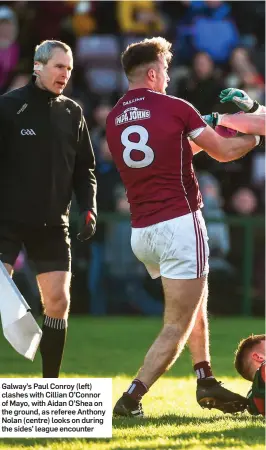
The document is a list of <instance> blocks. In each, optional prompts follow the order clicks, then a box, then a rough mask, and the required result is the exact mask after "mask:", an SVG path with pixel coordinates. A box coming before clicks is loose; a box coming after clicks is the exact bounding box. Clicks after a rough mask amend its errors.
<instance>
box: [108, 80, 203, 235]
mask: <svg viewBox="0 0 266 450" xmlns="http://www.w3.org/2000/svg"><path fill="white" fill-rule="evenodd" d="M205 126H206V123H205V122H204V120H203V119H202V118H201V116H200V114H199V113H198V112H197V110H196V109H195V108H194V107H193V106H192V105H191V104H190V103H188V102H186V101H185V100H182V99H180V98H176V97H171V96H169V95H164V94H159V93H157V92H155V91H152V90H149V89H146V88H141V89H133V90H130V91H128V92H127V93H126V94H125V95H124V96H123V97H122V98H121V99H120V100H119V101H118V103H117V104H116V105H115V106H114V108H113V109H112V111H111V112H110V114H109V115H108V118H107V123H106V136H107V142H108V145H109V149H110V152H111V154H112V157H113V160H114V162H115V164H116V166H117V169H118V171H119V172H120V175H121V178H122V181H123V183H124V186H125V188H126V192H127V197H128V201H129V204H130V212H131V222H132V227H134V228H142V227H146V226H149V225H153V224H155V223H158V222H163V221H165V220H170V219H173V218H175V217H179V216H183V215H185V214H188V213H190V212H194V211H196V210H197V209H199V208H201V207H202V206H203V204H202V197H201V194H200V192H199V187H198V182H197V179H196V177H195V173H194V169H193V165H192V157H193V153H192V150H191V147H190V144H189V141H188V136H189V134H190V133H191V132H192V131H194V130H196V129H198V128H202V127H205Z"/></svg>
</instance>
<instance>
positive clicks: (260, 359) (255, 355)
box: [251, 352, 265, 363]
mask: <svg viewBox="0 0 266 450" xmlns="http://www.w3.org/2000/svg"><path fill="white" fill-rule="evenodd" d="M251 358H252V359H253V360H254V361H256V362H258V363H262V362H263V361H264V360H265V356H264V355H263V354H262V353H257V352H252V353H251Z"/></svg>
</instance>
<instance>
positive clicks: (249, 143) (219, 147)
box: [193, 125, 258, 162]
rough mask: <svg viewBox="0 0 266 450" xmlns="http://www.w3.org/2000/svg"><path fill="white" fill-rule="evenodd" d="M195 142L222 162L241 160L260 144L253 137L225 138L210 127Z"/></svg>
mask: <svg viewBox="0 0 266 450" xmlns="http://www.w3.org/2000/svg"><path fill="white" fill-rule="evenodd" d="M193 141H194V142H195V144H196V145H197V146H198V147H200V148H202V149H203V150H204V151H205V152H206V153H208V155H210V156H211V157H212V158H214V159H216V160H217V161H220V162H229V161H234V160H236V159H239V158H241V157H242V156H245V155H246V154H247V153H248V152H250V151H251V150H252V149H253V148H254V147H255V146H256V145H257V144H258V142H257V138H256V137H255V136H251V135H245V136H237V137H232V138H224V137H222V136H219V135H218V134H217V133H216V132H215V131H214V130H213V129H212V128H211V127H209V126H208V125H207V127H206V128H205V129H204V130H203V131H202V133H201V134H200V135H199V136H198V137H196V138H195V139H193Z"/></svg>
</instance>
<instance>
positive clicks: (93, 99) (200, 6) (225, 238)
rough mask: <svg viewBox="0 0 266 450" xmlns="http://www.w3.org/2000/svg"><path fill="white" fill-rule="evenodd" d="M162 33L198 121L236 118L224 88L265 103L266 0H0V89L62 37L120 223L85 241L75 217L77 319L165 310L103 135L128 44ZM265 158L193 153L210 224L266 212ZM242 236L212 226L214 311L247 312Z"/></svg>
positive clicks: (100, 173)
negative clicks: (135, 249) (220, 158)
mask: <svg viewBox="0 0 266 450" xmlns="http://www.w3.org/2000/svg"><path fill="white" fill-rule="evenodd" d="M156 35H162V36H164V37H166V38H167V39H168V40H170V41H171V42H172V44H173V51H174V58H173V62H172V65H171V68H170V72H169V75H170V78H171V81H170V85H169V89H168V93H169V94H171V95H176V96H178V97H182V98H184V99H186V100H188V101H189V102H191V103H192V104H193V105H194V106H195V107H196V108H197V109H198V110H199V111H200V113H201V114H208V113H210V112H212V111H218V112H221V113H223V112H232V113H233V112H236V111H237V110H236V107H235V106H234V105H229V104H226V105H221V104H220V103H219V100H218V94H219V93H220V91H221V90H222V89H224V88H226V87H237V88H240V89H244V90H245V91H246V92H247V93H248V94H249V95H250V97H252V98H253V99H254V100H257V101H258V102H260V103H262V104H265V98H264V91H265V2H264V1H245V2H237V1H231V2H227V1H151V0H143V1H41V2H40V1H16V2H2V1H0V94H3V93H5V92H7V91H9V90H12V89H14V88H17V87H20V86H23V85H24V84H25V83H27V82H28V80H29V79H30V77H31V74H32V66H33V64H32V60H33V53H34V48H35V46H36V44H38V43H39V42H40V41H42V40H44V39H59V40H63V41H65V42H66V43H68V44H69V45H70V46H71V48H72V49H73V53H74V71H73V75H72V78H71V81H70V83H69V86H68V87H67V89H66V91H65V94H66V95H67V96H70V97H71V98H73V99H74V100H76V101H77V102H78V103H79V104H80V105H81V106H82V107H83V109H84V113H85V116H86V119H87V122H88V126H89V129H90V133H91V138H92V142H93V147H94V151H95V155H96V161H97V170H96V175H97V180H98V209H99V212H100V213H102V216H101V217H103V214H104V213H118V214H119V217H120V219H119V220H114V221H109V220H108V221H105V220H103V221H102V220H100V221H99V224H98V227H97V232H96V235H95V237H94V238H93V239H92V241H91V242H90V243H89V244H85V245H84V244H82V245H81V244H78V243H77V242H76V241H75V231H76V230H75V220H74V219H73V220H72V231H73V233H72V234H73V274H74V276H73V282H72V291H73V292H72V295H73V298H74V299H75V300H74V301H72V310H73V311H74V312H87V313H90V314H94V315H101V314H108V313H109V314H112V313H113V314H119V313H125V314H126V313H128V314H145V315H149V314H151V315H159V314H161V312H162V303H161V285H160V282H153V284H151V282H150V280H149V279H148V276H147V274H146V272H145V270H144V268H143V267H142V265H141V264H139V263H138V261H137V260H136V258H135V257H134V255H133V254H132V252H131V249H130V222H129V208H128V203H127V199H126V195H125V192H124V189H123V186H122V185H121V181H120V177H119V174H118V173H117V171H116V168H115V167H114V164H113V161H112V158H111V155H110V152H109V149H108V145H107V142H106V137H105V121H106V117H107V115H108V113H109V111H110V109H111V108H112V106H113V105H114V103H115V102H116V101H117V99H118V98H119V97H120V96H121V95H122V94H123V93H124V92H125V90H126V88H127V81H126V78H125V76H124V74H123V72H122V68H121V64H120V54H121V52H122V51H123V49H124V48H125V47H126V46H127V45H128V44H129V43H131V42H134V41H137V40H141V39H143V38H145V37H152V36H156ZM264 155H265V152H264V149H261V150H258V149H256V151H254V152H251V153H249V154H248V155H247V156H246V157H245V158H243V159H241V160H238V161H236V162H233V163H226V164H221V163H218V162H217V161H215V160H212V159H211V158H209V157H208V156H206V155H205V154H204V153H202V154H199V155H197V156H196V157H195V158H194V164H195V169H196V171H197V175H198V179H199V184H200V188H201V191H202V194H203V199H204V204H205V206H204V210H203V214H204V215H205V217H206V219H208V217H212V218H215V219H217V220H221V221H222V220H223V219H224V217H225V215H226V214H235V215H239V216H243V217H247V216H254V215H259V214H264V207H265V192H264V191H265V169H264V168H265V166H264V158H265V156H264ZM74 217H75V201H74V202H73V218H74ZM241 230H242V228H240V229H235V228H233V229H232V228H231V227H229V226H228V225H226V224H225V223H223V222H215V223H211V222H210V223H209V224H208V232H209V237H210V241H209V243H210V250H211V258H210V267H211V276H210V277H211V278H212V277H213V279H214V282H213V284H211V297H210V306H211V309H212V310H213V311H215V312H220V313H227V312H239V310H240V302H241V293H242V291H241V283H242V275H241V273H240V272H241V267H240V266H241V263H242V251H243V236H242V235H241ZM242 234H243V233H242ZM263 239H264V232H263V230H260V229H259V230H257V229H256V236H255V241H256V246H255V262H254V264H255V269H254V274H256V276H255V275H254V277H253V278H254V279H253V286H254V289H253V291H254V292H253V294H252V295H253V299H254V304H255V305H256V304H258V305H260V302H261V301H263V299H264V285H263V283H262V282H261V277H260V276H257V274H258V273H259V274H261V273H262V270H263V272H264V242H263ZM28 264H29V263H28V262H27V260H26V259H25V255H23V254H22V255H20V258H19V260H18V261H17V280H18V283H21V285H22V289H26V290H27V295H28V296H30V297H32V298H36V297H38V293H37V289H36V286H34V283H33V282H32V274H31V271H30V269H29V266H28ZM225 280H226V282H225ZM232 297H234V298H233V299H232ZM256 302H257V303H256ZM260 308H261V307H260V306H258V308H257V309H258V311H259V312H260ZM255 312H256V306H255Z"/></svg>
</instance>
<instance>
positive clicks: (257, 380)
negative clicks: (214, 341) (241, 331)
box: [235, 334, 266, 416]
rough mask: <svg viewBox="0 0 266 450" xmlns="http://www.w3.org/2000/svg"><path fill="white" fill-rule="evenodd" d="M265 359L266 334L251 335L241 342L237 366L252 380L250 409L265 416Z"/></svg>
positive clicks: (249, 394) (253, 412)
mask: <svg viewBox="0 0 266 450" xmlns="http://www.w3.org/2000/svg"><path fill="white" fill-rule="evenodd" d="M265 360H266V348H265V334H257V335H251V336H249V337H248V338H246V339H243V340H242V341H241V342H240V343H239V345H238V348H237V350H236V354H235V368H236V370H237V371H238V373H239V374H240V375H241V376H242V377H243V378H245V379H246V380H249V381H252V386H251V389H250V390H249V392H248V395H247V398H248V401H249V405H248V411H249V412H250V414H253V415H259V414H262V415H263V416H265V379H266V362H265Z"/></svg>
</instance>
